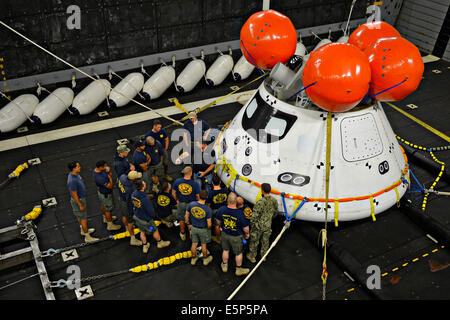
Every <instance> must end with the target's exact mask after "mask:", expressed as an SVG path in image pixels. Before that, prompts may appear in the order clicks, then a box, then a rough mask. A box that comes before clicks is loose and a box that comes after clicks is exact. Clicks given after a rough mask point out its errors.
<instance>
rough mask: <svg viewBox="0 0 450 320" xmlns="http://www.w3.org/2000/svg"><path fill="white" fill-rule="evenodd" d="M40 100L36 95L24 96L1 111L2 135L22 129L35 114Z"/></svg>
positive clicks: (0, 127) (0, 128) (0, 124)
mask: <svg viewBox="0 0 450 320" xmlns="http://www.w3.org/2000/svg"><path fill="white" fill-rule="evenodd" d="M38 103H39V99H38V98H37V97H36V96H35V95H34V94H23V95H20V96H18V97H17V98H15V99H14V100H13V101H11V102H10V103H8V104H7V105H6V106H5V107H4V108H2V109H1V110H0V133H1V132H10V131H13V130H16V129H17V128H18V127H20V126H21V125H22V124H23V123H24V122H25V121H27V119H28V118H29V117H30V116H31V115H32V114H33V112H34V110H35V109H36V106H37V105H38Z"/></svg>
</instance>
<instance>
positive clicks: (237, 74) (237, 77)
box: [233, 73, 241, 81]
mask: <svg viewBox="0 0 450 320" xmlns="http://www.w3.org/2000/svg"><path fill="white" fill-rule="evenodd" d="M233 78H234V80H236V81H239V80H241V75H240V74H239V73H233Z"/></svg>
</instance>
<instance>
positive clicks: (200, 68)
mask: <svg viewBox="0 0 450 320" xmlns="http://www.w3.org/2000/svg"><path fill="white" fill-rule="evenodd" d="M205 72H206V65H205V62H204V61H203V60H201V59H195V58H194V60H192V61H191V62H189V63H188V65H187V66H186V68H184V70H183V71H182V72H181V73H180V75H179V76H178V78H177V81H176V89H177V91H178V92H181V93H183V92H189V91H191V90H192V89H194V87H195V86H196V85H197V83H198V82H199V81H200V79H201V78H202V77H203V76H204V75H205Z"/></svg>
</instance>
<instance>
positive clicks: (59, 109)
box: [31, 88, 74, 124]
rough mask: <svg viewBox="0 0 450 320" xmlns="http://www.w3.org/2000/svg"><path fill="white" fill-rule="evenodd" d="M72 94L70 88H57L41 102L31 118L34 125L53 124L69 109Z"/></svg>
mask: <svg viewBox="0 0 450 320" xmlns="http://www.w3.org/2000/svg"><path fill="white" fill-rule="evenodd" d="M73 96H74V93H73V91H72V89H70V88H58V89H56V90H55V91H53V92H52V93H50V94H49V95H48V97H47V98H45V99H44V100H42V101H41V102H40V103H39V104H38V105H37V107H36V110H35V111H34V113H33V116H32V117H31V120H33V122H34V123H36V124H47V123H50V122H53V121H55V120H56V118H58V117H59V116H60V115H62V114H63V113H64V111H65V110H66V109H67V108H69V107H70V105H71V104H72V101H73Z"/></svg>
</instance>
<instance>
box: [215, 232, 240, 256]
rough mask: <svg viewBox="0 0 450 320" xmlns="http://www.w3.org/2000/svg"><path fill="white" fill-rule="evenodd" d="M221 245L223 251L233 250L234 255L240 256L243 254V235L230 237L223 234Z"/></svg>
mask: <svg viewBox="0 0 450 320" xmlns="http://www.w3.org/2000/svg"><path fill="white" fill-rule="evenodd" d="M220 245H221V246H222V250H224V251H230V250H231V249H232V250H233V253H234V254H235V255H236V256H238V255H240V254H241V253H242V235H239V236H230V235H228V234H226V233H225V232H222V233H221V235H220Z"/></svg>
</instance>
